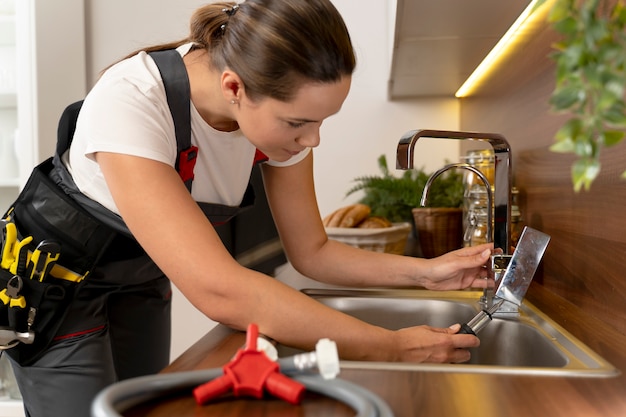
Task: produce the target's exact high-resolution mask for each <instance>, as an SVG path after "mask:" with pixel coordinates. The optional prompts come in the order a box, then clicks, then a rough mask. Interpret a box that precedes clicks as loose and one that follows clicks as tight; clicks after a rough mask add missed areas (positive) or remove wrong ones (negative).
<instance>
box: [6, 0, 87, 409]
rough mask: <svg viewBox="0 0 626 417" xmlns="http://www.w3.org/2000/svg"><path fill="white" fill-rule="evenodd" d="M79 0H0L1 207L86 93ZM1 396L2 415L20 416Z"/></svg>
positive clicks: (15, 406)
mask: <svg viewBox="0 0 626 417" xmlns="http://www.w3.org/2000/svg"><path fill="white" fill-rule="evenodd" d="M84 7H85V6H84V1H83V0H56V1H54V2H51V1H36V0H0V211H2V213H4V212H5V211H6V210H7V209H8V208H9V206H10V204H11V203H12V202H13V201H14V200H15V198H16V197H17V195H18V193H19V191H20V189H21V187H22V186H23V185H24V184H25V183H26V180H27V179H28V176H29V174H30V172H31V171H32V168H33V167H34V166H35V165H36V164H37V163H39V162H41V161H43V160H44V159H46V158H47V157H49V156H51V155H52V154H53V151H54V146H55V142H56V130H57V123H58V119H59V116H60V115H61V112H62V111H63V109H64V108H65V106H66V105H67V104H69V103H72V102H74V101H76V100H78V99H80V98H82V97H83V96H84V95H85V91H86V68H85V67H86V60H85V54H86V52H85V27H84ZM23 415H24V413H23V408H22V406H21V402H20V401H17V400H7V401H0V416H7V417H8V416H23Z"/></svg>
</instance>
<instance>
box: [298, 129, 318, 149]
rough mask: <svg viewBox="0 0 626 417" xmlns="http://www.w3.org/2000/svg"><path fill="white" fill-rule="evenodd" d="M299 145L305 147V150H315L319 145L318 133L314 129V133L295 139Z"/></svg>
mask: <svg viewBox="0 0 626 417" xmlns="http://www.w3.org/2000/svg"><path fill="white" fill-rule="evenodd" d="M296 142H298V144H299V145H302V146H306V147H307V148H315V147H316V146H318V145H319V144H320V131H319V129H315V130H314V131H312V132H310V133H307V134H305V135H302V136H300V137H299V138H298V139H296Z"/></svg>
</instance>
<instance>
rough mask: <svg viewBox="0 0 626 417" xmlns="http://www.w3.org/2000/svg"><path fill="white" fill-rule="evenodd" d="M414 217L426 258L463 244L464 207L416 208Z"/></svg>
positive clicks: (457, 247)
mask: <svg viewBox="0 0 626 417" xmlns="http://www.w3.org/2000/svg"><path fill="white" fill-rule="evenodd" d="M413 219H414V220H415V228H416V229H417V237H418V238H419V242H420V247H421V249H422V254H423V255H424V258H434V257H437V256H439V255H443V254H444V253H446V252H450V251H451V250H455V249H459V248H460V247H461V246H462V245H463V232H462V230H463V221H462V220H463V209H460V208H414V209H413Z"/></svg>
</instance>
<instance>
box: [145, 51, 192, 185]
mask: <svg viewBox="0 0 626 417" xmlns="http://www.w3.org/2000/svg"><path fill="white" fill-rule="evenodd" d="M149 55H150V56H151V57H152V59H153V60H154V62H156V64H157V67H159V72H160V73H161V78H163V85H164V86H165V94H166V96H167V104H168V105H169V107H170V112H171V113H172V117H173V118H174V130H175V132H176V145H177V154H178V156H177V159H176V170H177V171H178V173H179V174H180V176H181V178H182V180H183V181H184V182H185V186H186V187H187V189H188V190H189V191H190V192H191V184H192V181H193V177H194V175H193V168H194V166H195V163H196V157H197V156H198V148H197V147H195V146H191V113H190V106H191V103H190V97H191V92H190V89H189V77H188V76H187V69H186V68H185V63H184V62H183V58H182V57H181V56H180V53H178V51H177V50H176V49H168V50H165V51H154V52H150V53H149Z"/></svg>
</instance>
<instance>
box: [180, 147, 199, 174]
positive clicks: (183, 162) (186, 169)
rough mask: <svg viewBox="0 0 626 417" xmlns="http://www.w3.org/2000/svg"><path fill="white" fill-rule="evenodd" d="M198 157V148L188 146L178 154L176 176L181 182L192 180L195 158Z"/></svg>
mask: <svg viewBox="0 0 626 417" xmlns="http://www.w3.org/2000/svg"><path fill="white" fill-rule="evenodd" d="M197 157H198V147H197V146H190V147H189V148H187V149H185V150H184V151H181V152H180V154H178V175H180V178H182V180H183V182H187V181H189V180H193V177H194V175H193V169H194V168H195V166H196V158H197Z"/></svg>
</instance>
